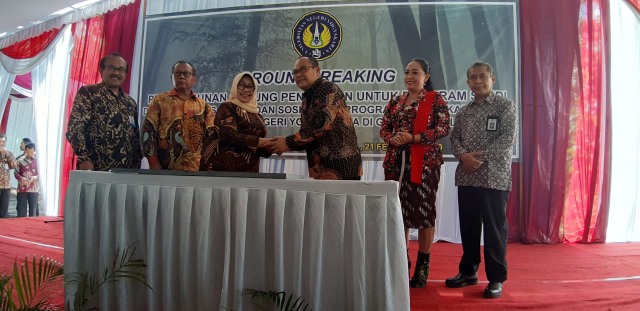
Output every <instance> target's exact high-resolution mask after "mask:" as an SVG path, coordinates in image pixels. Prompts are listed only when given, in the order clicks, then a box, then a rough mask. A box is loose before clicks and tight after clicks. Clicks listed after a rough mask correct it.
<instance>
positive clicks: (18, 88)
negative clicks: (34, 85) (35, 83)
mask: <svg viewBox="0 0 640 311" xmlns="http://www.w3.org/2000/svg"><path fill="white" fill-rule="evenodd" d="M11 88H12V89H13V90H14V91H16V92H18V93H19V94H22V95H24V96H26V97H33V91H31V90H29V89H25V88H23V87H21V86H19V85H17V84H15V83H14V84H13V86H11Z"/></svg>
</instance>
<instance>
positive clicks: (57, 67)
mask: <svg viewBox="0 0 640 311" xmlns="http://www.w3.org/2000/svg"><path fill="white" fill-rule="evenodd" d="M60 36H61V38H59V39H57V42H56V43H55V46H54V48H53V50H52V51H51V53H49V55H47V57H46V58H44V59H43V61H42V63H41V64H40V65H38V66H37V67H36V68H35V69H34V70H33V71H32V72H31V77H32V84H33V102H34V112H35V115H34V120H35V122H36V123H35V124H36V142H37V150H38V170H39V172H38V173H39V174H40V187H41V190H42V197H43V205H44V211H45V215H50V216H56V215H58V207H59V200H60V168H61V165H62V160H61V158H62V128H63V122H64V110H65V107H66V104H65V103H66V95H67V82H68V79H67V77H68V75H69V64H70V62H71V60H70V59H71V57H70V53H71V48H72V44H73V36H72V35H71V27H70V26H67V27H65V29H64V30H63V31H62V32H61V33H60Z"/></svg>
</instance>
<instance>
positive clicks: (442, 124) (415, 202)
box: [380, 90, 450, 229]
mask: <svg viewBox="0 0 640 311" xmlns="http://www.w3.org/2000/svg"><path fill="white" fill-rule="evenodd" d="M425 96H426V94H425V92H424V90H423V91H421V92H420V94H418V97H417V99H416V100H415V101H412V102H409V103H405V101H406V99H407V95H406V94H405V95H400V96H396V97H394V98H392V99H391V100H390V101H389V103H388V104H387V106H386V107H385V109H384V114H383V118H382V124H381V126H380V137H381V138H382V140H383V141H384V142H385V143H387V153H386V155H385V158H384V161H383V164H382V166H383V168H384V172H385V179H386V180H395V181H398V182H399V183H400V189H399V192H398V195H399V198H400V206H401V208H402V216H403V217H402V218H403V220H404V226H405V227H406V228H417V229H424V228H432V227H434V226H435V220H436V208H435V205H436V193H437V192H438V182H439V181H440V166H441V165H442V164H443V163H444V159H443V157H442V151H441V148H440V145H439V143H438V139H440V138H442V137H445V136H447V135H448V134H449V129H450V116H449V109H448V108H447V103H446V102H445V100H444V98H442V96H440V95H439V94H436V96H435V97H434V101H433V103H432V110H431V113H430V114H429V119H428V121H427V127H426V129H425V130H424V132H422V133H420V141H419V142H416V143H418V144H422V145H425V146H427V151H426V152H425V155H424V161H423V167H422V182H421V183H419V184H417V183H414V182H412V181H411V180H410V179H411V165H412V163H411V144H405V145H401V146H393V145H391V144H390V140H391V138H392V137H393V136H394V135H395V134H396V133H398V132H408V133H413V128H414V125H415V120H416V117H417V115H418V106H419V104H420V101H422V100H423V98H424V97H425Z"/></svg>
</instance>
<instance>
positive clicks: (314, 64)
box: [298, 56, 320, 68]
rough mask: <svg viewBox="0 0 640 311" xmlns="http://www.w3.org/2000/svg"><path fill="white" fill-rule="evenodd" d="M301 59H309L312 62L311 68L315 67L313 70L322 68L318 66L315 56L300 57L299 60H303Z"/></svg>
mask: <svg viewBox="0 0 640 311" xmlns="http://www.w3.org/2000/svg"><path fill="white" fill-rule="evenodd" d="M301 58H306V59H308V60H309V61H310V62H311V67H313V68H316V67H319V66H320V64H318V60H317V59H316V58H315V57H313V56H300V57H298V59H301Z"/></svg>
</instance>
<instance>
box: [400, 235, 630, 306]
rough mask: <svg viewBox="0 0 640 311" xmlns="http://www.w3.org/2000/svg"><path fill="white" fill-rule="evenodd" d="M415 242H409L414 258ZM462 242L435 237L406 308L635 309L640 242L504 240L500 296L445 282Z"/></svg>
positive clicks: (482, 276)
mask: <svg viewBox="0 0 640 311" xmlns="http://www.w3.org/2000/svg"><path fill="white" fill-rule="evenodd" d="M417 247H418V244H417V242H415V241H412V242H411V244H410V248H411V256H412V260H413V261H414V262H415V256H416V252H417ZM460 255H462V247H461V246H460V245H458V244H451V243H436V244H435V245H434V246H433V249H432V255H431V274H430V275H429V282H428V283H427V287H426V288H422V289H413V288H412V289H411V310H414V311H415V310H517V309H533V310H582V311H585V310H640V243H624V244H619V243H612V244H551V245H547V244H536V245H523V244H517V243H510V244H509V246H508V247H507V263H508V265H509V268H508V272H509V276H508V277H509V279H508V280H507V281H506V282H505V283H504V292H503V294H502V297H500V298H497V299H486V298H483V297H482V291H483V290H484V288H485V287H486V286H487V279H486V277H485V274H484V266H483V265H481V266H480V271H479V273H478V276H479V277H480V284H478V285H475V286H468V287H464V288H447V287H445V286H444V280H445V279H446V278H448V277H452V276H454V275H455V274H456V273H457V267H458V262H459V260H460Z"/></svg>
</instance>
